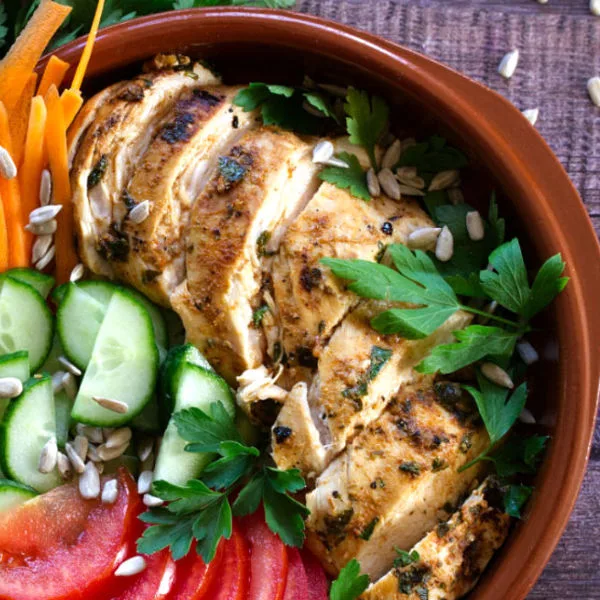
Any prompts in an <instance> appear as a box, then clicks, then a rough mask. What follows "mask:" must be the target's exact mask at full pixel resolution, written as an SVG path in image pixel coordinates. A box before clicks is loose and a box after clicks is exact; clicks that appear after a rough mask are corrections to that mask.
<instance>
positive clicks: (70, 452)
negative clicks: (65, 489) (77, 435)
mask: <svg viewBox="0 0 600 600" xmlns="http://www.w3.org/2000/svg"><path fill="white" fill-rule="evenodd" d="M65 452H66V453H67V456H68V457H69V461H70V462H71V465H72V466H73V469H74V470H75V472H76V473H83V470H84V469H85V463H84V462H83V461H82V460H81V457H80V456H79V454H77V451H76V450H75V448H73V446H72V445H71V444H70V442H67V443H66V444H65Z"/></svg>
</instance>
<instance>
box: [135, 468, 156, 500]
mask: <svg viewBox="0 0 600 600" xmlns="http://www.w3.org/2000/svg"><path fill="white" fill-rule="evenodd" d="M153 479H154V473H153V472H152V471H142V472H141V473H140V476H139V477H138V483H137V490H138V494H140V495H142V494H147V493H148V492H149V491H150V490H151V489H152V480H153Z"/></svg>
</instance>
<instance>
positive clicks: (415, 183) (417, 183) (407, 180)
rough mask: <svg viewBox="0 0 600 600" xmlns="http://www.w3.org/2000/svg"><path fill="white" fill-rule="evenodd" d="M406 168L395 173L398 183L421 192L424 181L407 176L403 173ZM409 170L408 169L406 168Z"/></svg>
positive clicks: (414, 176) (416, 177)
mask: <svg viewBox="0 0 600 600" xmlns="http://www.w3.org/2000/svg"><path fill="white" fill-rule="evenodd" d="M405 168H407V167H401V168H400V169H398V170H397V171H396V177H397V179H398V181H399V182H400V183H403V184H404V185H409V186H410V187H413V188H417V189H418V190H422V189H424V188H425V180H424V179H423V178H422V177H419V176H418V175H416V174H415V175H413V176H407V175H406V173H405V172H404V171H403V169H405ZM408 168H410V167H408Z"/></svg>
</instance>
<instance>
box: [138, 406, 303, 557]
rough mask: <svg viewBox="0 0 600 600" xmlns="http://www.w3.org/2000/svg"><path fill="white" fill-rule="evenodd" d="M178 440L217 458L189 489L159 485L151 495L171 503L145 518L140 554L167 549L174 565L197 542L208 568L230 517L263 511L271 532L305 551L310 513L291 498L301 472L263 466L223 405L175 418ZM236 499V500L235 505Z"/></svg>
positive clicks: (225, 535) (226, 533) (225, 534)
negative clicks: (305, 526) (305, 527)
mask: <svg viewBox="0 0 600 600" xmlns="http://www.w3.org/2000/svg"><path fill="white" fill-rule="evenodd" d="M173 418H174V422H175V425H176V426H177V431H178V432H179V435H180V436H181V437H182V438H183V439H184V440H186V441H188V442H190V443H189V444H187V446H186V450H187V451H188V452H208V453H212V454H215V455H216V459H215V460H214V461H213V462H211V463H210V464H209V465H208V466H207V467H206V468H205V469H204V471H203V473H202V478H201V480H190V481H188V482H187V484H186V485H185V486H177V485H173V484H170V483H168V482H166V481H156V482H155V483H154V485H153V493H154V494H155V495H156V496H158V497H159V498H162V499H163V500H165V502H168V504H167V505H166V507H165V508H157V509H152V510H150V511H148V512H145V513H143V514H142V515H141V517H140V518H141V520H142V521H144V522H145V523H148V524H150V525H151V526H150V527H148V529H146V531H145V532H144V534H143V535H142V537H141V538H140V539H139V540H138V551H139V552H142V553H144V554H152V553H154V552H158V551H159V550H162V549H163V548H167V547H169V548H170V549H171V553H172V555H173V558H174V559H175V560H177V559H179V558H181V557H183V556H185V555H186V554H187V553H188V552H189V550H190V547H191V544H192V541H193V539H195V540H196V549H197V552H198V554H200V556H202V559H203V560H204V562H206V563H208V562H210V561H211V560H212V559H213V558H214V556H215V552H216V549H217V545H218V543H219V540H220V539H221V538H226V539H229V537H230V536H231V528H232V517H233V515H236V516H244V515H248V514H251V513H253V512H255V511H256V510H257V509H258V508H259V506H260V505H261V503H262V505H263V506H264V510H265V519H266V522H267V525H268V526H269V527H270V529H271V530H272V531H273V532H274V533H276V534H277V535H278V536H279V537H280V538H281V539H282V541H283V542H284V543H285V544H287V545H289V546H302V544H303V542H304V518H305V517H306V516H308V514H309V511H308V509H307V508H306V506H304V505H303V504H302V503H300V502H298V501H297V500H295V499H294V498H293V497H292V496H291V495H290V494H295V493H297V492H299V491H301V490H302V489H304V487H305V485H306V484H305V482H304V479H302V477H301V476H300V472H299V471H298V470H297V469H289V470H287V471H280V470H278V469H275V468H273V467H270V466H268V465H266V464H264V463H263V461H262V460H261V453H260V451H259V449H258V448H255V447H254V446H249V445H247V444H246V443H245V442H244V441H243V440H242V438H241V435H240V433H239V431H238V430H237V428H236V426H235V423H234V421H233V419H232V418H231V416H230V415H229V413H228V412H227V411H226V410H225V408H223V406H222V405H221V404H219V403H214V404H212V405H211V408H210V413H205V412H203V411H202V410H200V409H198V408H189V409H186V410H182V411H180V412H178V413H175V415H174V417H173ZM233 493H237V497H236V498H235V500H234V501H233V502H231V497H232V494H233Z"/></svg>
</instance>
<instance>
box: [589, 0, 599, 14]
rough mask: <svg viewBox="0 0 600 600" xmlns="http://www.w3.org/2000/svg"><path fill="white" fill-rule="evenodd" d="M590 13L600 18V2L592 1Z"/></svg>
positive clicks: (597, 0)
mask: <svg viewBox="0 0 600 600" xmlns="http://www.w3.org/2000/svg"><path fill="white" fill-rule="evenodd" d="M590 12H591V13H592V14H593V15H595V16H596V17H600V0H590Z"/></svg>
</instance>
